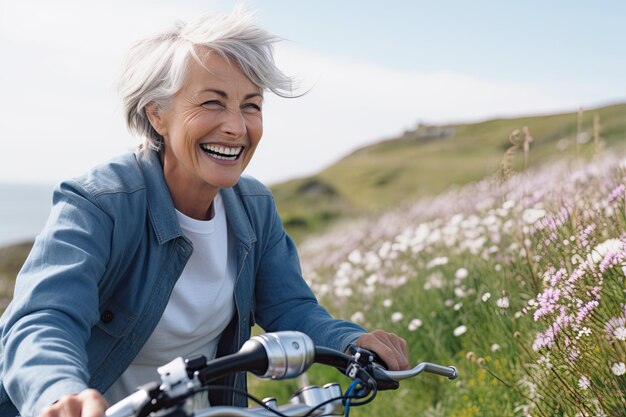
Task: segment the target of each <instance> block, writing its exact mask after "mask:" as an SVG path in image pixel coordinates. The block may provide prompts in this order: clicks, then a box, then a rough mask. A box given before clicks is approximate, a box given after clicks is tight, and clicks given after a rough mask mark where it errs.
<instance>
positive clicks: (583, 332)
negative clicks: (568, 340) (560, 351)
mask: <svg viewBox="0 0 626 417" xmlns="http://www.w3.org/2000/svg"><path fill="white" fill-rule="evenodd" d="M590 334H591V329H590V328H589V327H583V328H582V329H580V330H579V331H578V335H577V336H576V339H580V338H581V337H582V336H589V335H590Z"/></svg>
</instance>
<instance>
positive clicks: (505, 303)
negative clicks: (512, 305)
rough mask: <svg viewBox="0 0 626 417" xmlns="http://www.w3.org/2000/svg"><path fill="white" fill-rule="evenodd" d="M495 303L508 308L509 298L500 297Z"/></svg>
mask: <svg viewBox="0 0 626 417" xmlns="http://www.w3.org/2000/svg"><path fill="white" fill-rule="evenodd" d="M496 305H497V306H498V307H500V308H509V298H508V297H502V298H498V299H497V300H496Z"/></svg>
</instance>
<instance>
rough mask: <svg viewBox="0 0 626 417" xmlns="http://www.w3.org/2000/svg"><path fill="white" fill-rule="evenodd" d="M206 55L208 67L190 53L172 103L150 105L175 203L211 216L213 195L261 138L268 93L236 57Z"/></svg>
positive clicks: (232, 179) (232, 180) (234, 177)
mask: <svg viewBox="0 0 626 417" xmlns="http://www.w3.org/2000/svg"><path fill="white" fill-rule="evenodd" d="M205 52H206V51H205ZM201 56H202V63H203V65H204V67H203V66H202V65H200V64H199V63H198V62H197V61H196V60H195V59H189V63H188V67H187V75H186V78H185V83H184V86H183V88H182V89H181V90H180V91H179V92H178V93H176V95H175V96H174V97H173V99H172V102H171V103H170V105H169V106H168V107H167V108H166V109H159V108H157V107H156V106H155V105H150V106H148V108H147V114H148V118H149V119H150V122H151V123H152V126H153V127H154V128H155V130H156V131H157V132H158V133H159V134H160V135H161V136H163V139H164V150H163V172H164V176H165V181H166V182H167V185H168V187H169V189H170V193H171V195H172V199H173V200H174V206H175V207H176V208H177V209H178V210H179V211H181V212H182V213H184V214H186V215H188V216H190V217H193V218H197V219H206V218H209V215H208V214H209V207H210V205H211V202H212V201H213V197H215V195H216V194H217V192H218V191H219V189H220V188H223V187H232V186H233V185H235V184H236V183H237V181H239V177H240V176H241V173H242V172H243V170H244V169H245V167H246V166H247V165H248V163H249V162H250V159H251V158H252V155H253V154H254V151H255V149H256V147H257V145H258V143H259V141H260V140H261V136H262V134H263V117H262V112H261V107H262V104H263V95H262V90H261V89H260V88H259V87H258V86H256V85H255V84H253V83H252V81H250V80H249V79H248V77H246V75H245V74H244V73H243V72H242V70H241V68H239V66H238V65H237V64H236V63H234V62H233V61H230V60H227V59H225V58H224V57H222V56H221V55H220V54H218V53H216V52H209V53H206V54H204V55H201ZM205 67H206V68H205Z"/></svg>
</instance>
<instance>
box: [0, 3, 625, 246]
mask: <svg viewBox="0 0 626 417" xmlns="http://www.w3.org/2000/svg"><path fill="white" fill-rule="evenodd" d="M236 3H240V2H235V1H193V0H187V1H178V2H172V1H132V2H129V1H121V0H114V1H108V2H97V1H78V0H60V1H55V2H46V1H33V0H1V1H0V56H2V63H3V65H1V66H0V91H2V100H0V131H1V132H2V139H1V140H2V145H3V146H2V152H0V187H2V188H0V194H1V195H2V200H1V201H2V202H1V203H0V245H3V244H7V243H12V242H16V241H21V240H25V239H30V238H32V237H33V236H34V235H35V234H36V233H37V232H38V231H39V229H40V228H41V227H42V225H43V222H44V221H45V218H46V214H47V211H48V209H49V193H50V189H51V187H52V185H53V184H55V183H56V182H58V181H60V180H62V179H64V178H67V177H72V176H75V175H79V174H81V173H82V172H84V171H85V170H87V169H89V168H90V167H91V166H93V165H95V164H97V163H100V162H103V161H106V160H107V159H109V158H110V157H112V156H114V155H117V154H119V153H121V152H124V151H126V150H128V149H132V148H133V147H134V145H135V143H136V141H135V138H132V137H130V135H129V134H128V133H127V131H126V129H125V126H124V123H123V118H122V115H121V109H120V104H119V101H118V99H117V96H116V92H115V89H114V82H115V76H116V74H117V72H118V70H119V67H120V63H121V60H122V59H123V57H124V55H125V53H126V50H127V48H128V46H129V45H130V43H131V42H133V41H134V40H136V39H138V38H140V37H142V36H145V35H147V34H150V33H153V32H155V31H160V30H162V29H164V28H166V27H168V26H170V25H171V24H172V23H173V22H174V21H175V20H177V19H180V20H188V19H190V18H193V17H194V16H197V15H198V14H201V13H207V12H212V11H221V12H228V11H230V10H232V9H233V7H235V5H236ZM242 4H244V5H245V6H247V7H248V8H250V9H252V10H254V11H256V16H257V20H258V23H259V24H260V25H261V26H263V27H265V28H267V29H268V30H269V31H271V32H273V33H275V34H277V35H278V36H280V37H282V38H284V39H285V40H284V41H283V42H281V43H280V44H279V45H278V46H277V48H276V59H277V61H278V62H279V64H280V66H281V67H282V68H283V69H284V70H285V71H286V72H287V73H289V74H291V75H293V76H294V77H296V79H297V80H298V81H299V86H300V89H301V91H308V94H306V95H305V96H304V97H301V98H297V99H281V98H277V97H274V96H271V95H270V96H269V97H268V98H267V104H266V106H265V109H264V117H265V135H264V142H263V143H262V145H261V146H260V148H259V150H258V151H257V154H256V155H255V158H254V159H253V161H252V163H251V165H250V167H249V169H248V173H249V174H251V175H253V176H256V177H257V178H259V179H260V180H262V181H263V182H265V183H267V184H277V183H281V182H283V181H286V180H289V179H292V178H296V177H302V176H307V175H312V174H314V173H316V172H318V171H320V170H322V169H324V168H326V167H328V166H329V165H331V164H333V163H335V162H337V161H339V160H340V159H341V158H343V157H344V156H346V155H348V154H349V153H350V152H352V151H354V150H355V149H357V148H360V147H362V146H365V145H369V144H372V143H375V142H377V141H380V140H383V139H388V138H394V137H399V136H401V135H402V134H404V133H405V132H407V131H412V130H414V129H416V127H417V126H418V124H419V123H422V124H446V123H469V122H479V121H484V120H488V119H493V118H498V117H513V116H521V115H536V114H546V113H559V112H568V111H577V110H578V109H579V108H581V107H583V108H591V107H595V106H603V105H606V104H612V103H620V102H623V101H625V100H626V82H624V78H623V74H625V73H626V55H625V54H623V53H622V50H623V39H626V27H625V26H624V25H623V19H624V17H626V4H625V3H624V2H620V1H604V2H598V3H589V2H571V1H554V2H548V3H546V2H540V1H527V2H516V3H511V2H507V3H503V2H496V1H474V2H464V1H446V2H426V1H411V2H409V1H406V2H405V1H397V2H361V1H342V2H335V1H325V0H321V1H316V2H292V1H254V0H249V1H246V2H243V3H242ZM505 140H506V138H505ZM477 143H479V142H477Z"/></svg>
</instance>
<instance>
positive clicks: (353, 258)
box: [348, 249, 363, 265]
mask: <svg viewBox="0 0 626 417" xmlns="http://www.w3.org/2000/svg"><path fill="white" fill-rule="evenodd" d="M348 260H349V261H350V262H352V263H353V264H355V265H357V264H360V263H361V262H363V255H362V254H361V252H360V251H359V250H358V249H355V250H353V251H352V252H350V254H349V255H348Z"/></svg>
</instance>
